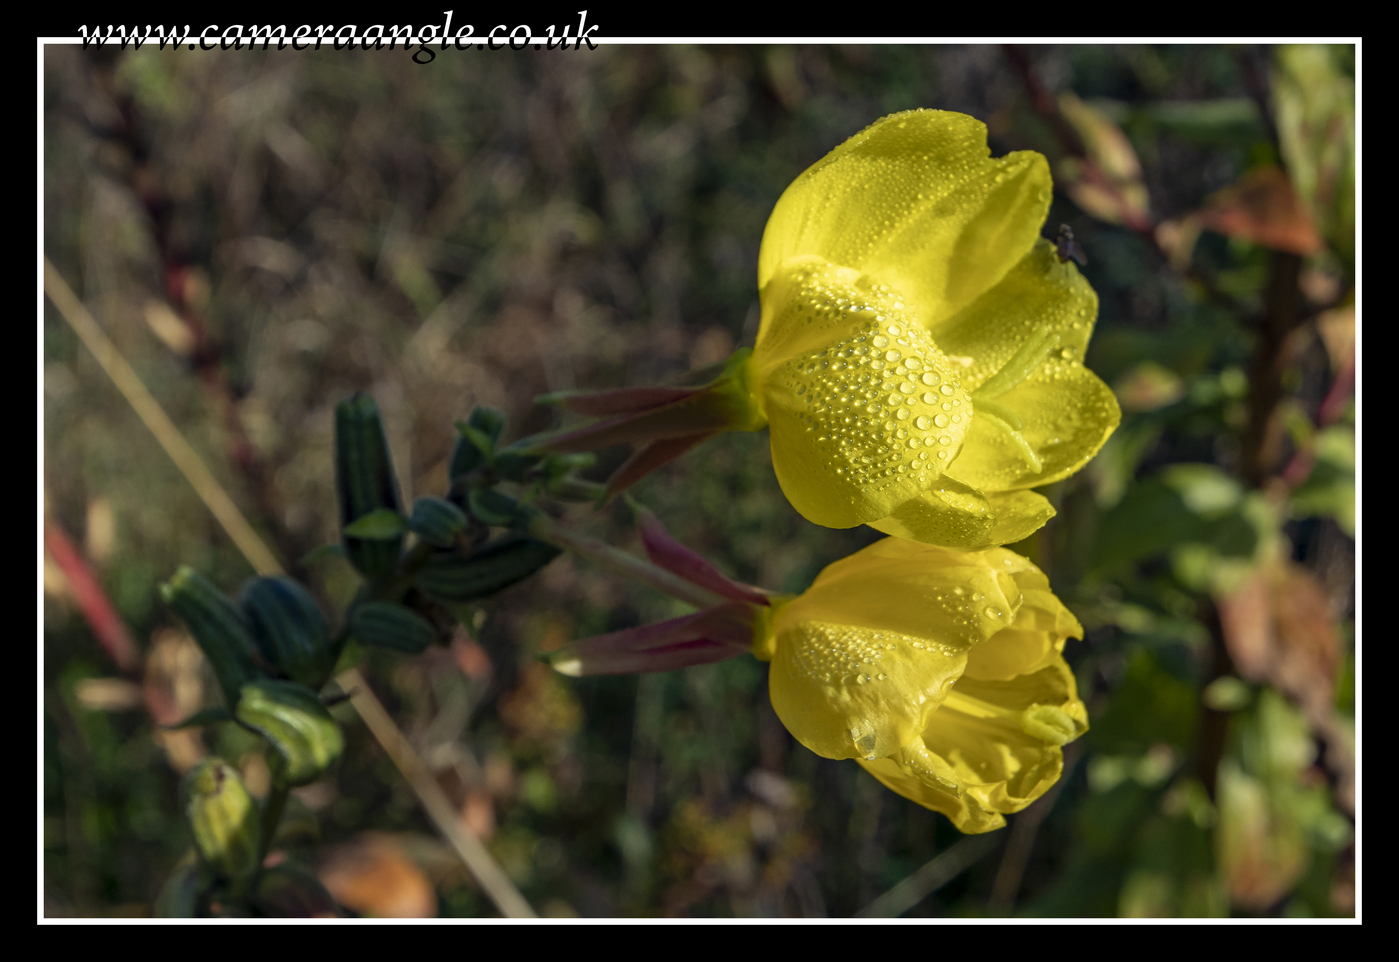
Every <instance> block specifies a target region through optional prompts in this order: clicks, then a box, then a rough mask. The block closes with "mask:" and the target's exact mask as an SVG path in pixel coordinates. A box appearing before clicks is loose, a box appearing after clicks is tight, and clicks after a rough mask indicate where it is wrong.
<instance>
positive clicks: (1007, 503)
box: [869, 474, 1054, 550]
mask: <svg viewBox="0 0 1399 962" xmlns="http://www.w3.org/2000/svg"><path fill="white" fill-rule="evenodd" d="M1052 517H1054V508H1053V506H1052V505H1050V503H1049V502H1048V501H1047V500H1046V499H1045V498H1044V497H1043V496H1042V495H1039V494H1036V493H1035V492H1033V491H1007V492H1003V493H994V494H983V493H982V492H981V491H978V490H977V489H976V488H973V487H972V486H971V485H969V484H964V483H963V482H961V481H958V480H957V479H956V478H953V477H951V476H950V475H946V474H944V475H943V476H942V477H941V478H938V479H937V480H936V481H934V482H933V484H932V487H930V488H929V489H928V490H927V491H924V492H922V493H920V494H919V495H918V496H917V497H916V498H912V499H911V500H909V501H905V502H904V503H903V504H901V505H899V506H898V507H897V508H895V509H894V513H893V514H891V515H889V517H887V518H881V519H880V520H878V521H871V522H869V525H870V527H871V528H874V529H875V530H877V531H883V532H884V533H885V534H891V535H894V536H895V537H899V538H909V539H911V540H914V541H923V542H927V543H928V544H940V545H945V546H947V547H949V548H962V549H967V550H975V549H978V548H989V547H992V546H994V545H1002V544H1014V543H1015V542H1017V541H1023V540H1024V539H1025V538H1028V537H1029V536H1030V535H1032V534H1034V533H1035V532H1036V531H1038V530H1039V529H1040V528H1042V527H1044V524H1045V522H1046V521H1048V520H1049V519H1050V518H1052Z"/></svg>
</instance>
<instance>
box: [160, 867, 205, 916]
mask: <svg viewBox="0 0 1399 962" xmlns="http://www.w3.org/2000/svg"><path fill="white" fill-rule="evenodd" d="M199 876H200V872H199V866H198V865H196V864H195V863H193V862H190V863H189V864H187V865H181V866H180V867H179V868H177V869H175V871H174V873H173V874H172V875H171V876H170V878H169V879H168V880H166V882H165V885H163V886H162V887H161V889H160V894H159V895H157V896H156V899H155V917H156V918H158V919H192V918H194V917H195V914H196V913H197V912H198V911H199V890H200V888H201V887H202V886H201V882H202V879H200V877H199Z"/></svg>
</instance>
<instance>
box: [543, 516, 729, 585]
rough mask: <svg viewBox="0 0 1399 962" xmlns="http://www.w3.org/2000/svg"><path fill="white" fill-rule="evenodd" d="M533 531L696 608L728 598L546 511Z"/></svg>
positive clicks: (544, 538)
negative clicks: (599, 538)
mask: <svg viewBox="0 0 1399 962" xmlns="http://www.w3.org/2000/svg"><path fill="white" fill-rule="evenodd" d="M529 533H530V534H531V535H533V536H534V537H536V538H538V539H539V540H540V541H547V542H549V544H552V545H554V546H555V547H558V548H563V549H565V550H566V551H572V552H573V553H574V554H579V555H582V556H583V557H585V558H589V559H591V560H592V561H594V562H596V563H597V564H599V565H601V566H602V567H604V568H606V569H608V570H609V571H614V572H616V573H617V574H619V575H622V576H623V577H626V578H631V579H633V580H635V581H640V582H641V583H642V584H645V585H650V586H651V587H652V588H655V589H656V590H657V591H661V592H664V593H665V594H668V595H670V596H671V597H672V598H678V599H680V600H681V601H683V602H685V603H687V604H691V605H694V606H695V607H696V608H713V607H714V606H716V605H722V604H724V602H725V600H726V599H724V598H721V597H719V596H718V595H716V594H714V593H713V592H712V591H709V590H707V589H705V588H701V587H700V586H699V585H695V584H691V583H690V582H688V581H686V580H685V579H684V578H681V577H679V576H678V575H673V574H671V573H670V572H669V571H666V570H665V569H664V568H660V567H658V566H656V565H654V564H652V563H651V562H649V561H645V560H643V559H641V558H638V557H637V556H636V555H633V554H628V553H627V552H625V551H622V550H621V549H619V548H614V547H612V545H610V544H607V543H606V542H605V541H599V540H598V539H597V538H591V537H589V536H588V535H585V534H582V533H580V532H578V531H574V530H573V529H571V528H568V527H566V526H564V525H562V524H560V523H559V522H558V521H555V520H554V519H553V518H551V517H549V516H548V515H546V514H544V513H542V512H541V513H540V514H538V515H536V516H535V517H534V518H533V519H532V520H531V521H530V524H529Z"/></svg>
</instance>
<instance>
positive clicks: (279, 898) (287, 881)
mask: <svg viewBox="0 0 1399 962" xmlns="http://www.w3.org/2000/svg"><path fill="white" fill-rule="evenodd" d="M253 904H254V905H256V906H257V907H258V909H259V910H261V912H262V914H263V915H264V916H267V917H269V918H279V919H285V918H290V919H324V918H336V917H338V916H339V914H340V913H339V911H338V910H337V908H336V905H335V899H334V898H332V897H331V895H330V893H329V892H327V891H326V889H325V886H324V885H322V884H321V881H320V879H318V878H317V877H316V873H314V872H312V871H310V870H309V869H305V868H302V867H301V866H299V865H294V864H292V863H290V862H283V863H282V864H280V865H276V866H273V867H272V868H269V869H267V870H266V871H265V872H263V873H262V878H261V879H259V880H258V886H257V891H256V892H255V893H254V894H253Z"/></svg>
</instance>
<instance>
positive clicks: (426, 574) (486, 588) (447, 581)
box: [413, 534, 559, 602]
mask: <svg viewBox="0 0 1399 962" xmlns="http://www.w3.org/2000/svg"><path fill="white" fill-rule="evenodd" d="M558 555H559V549H558V548H555V547H554V546H553V545H551V544H546V543H545V542H543V541H537V540H535V539H534V538H527V537H524V536H523V535H514V534H511V535H506V536H505V537H503V538H497V539H496V540H494V541H491V542H488V543H487V544H485V545H483V546H482V547H481V548H480V549H479V550H477V551H475V552H473V553H472V554H470V555H468V556H466V557H462V556H461V555H458V554H455V553H449V552H442V553H440V554H436V555H433V556H432V557H431V558H429V559H428V560H427V563H425V564H424V565H423V566H422V567H421V568H419V569H418V571H417V573H416V574H415V575H414V576H413V583H414V584H415V585H416V586H417V587H418V588H419V589H420V590H421V591H423V592H424V593H425V594H428V595H431V596H433V597H434V598H440V599H441V600H443V601H447V602H461V601H470V600H471V599H473V598H485V597H487V596H489V595H493V594H495V593H496V592H497V591H501V590H502V589H505V588H508V587H510V586H511V585H513V584H515V583H516V582H517V581H523V580H524V579H525V578H528V577H529V576H530V575H532V574H534V573H535V572H536V571H538V570H539V569H540V568H542V567H544V566H545V565H546V564H548V563H549V562H550V561H553V560H554V559H555V558H556V557H558Z"/></svg>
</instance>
